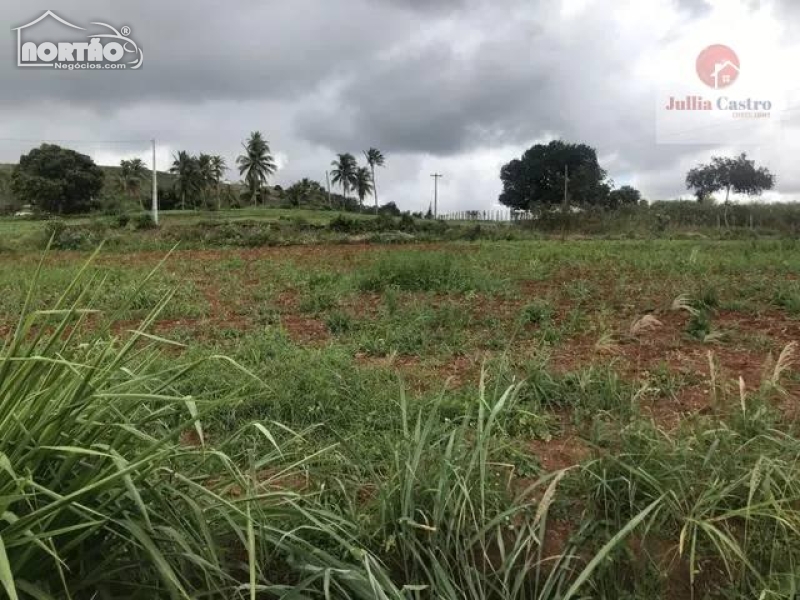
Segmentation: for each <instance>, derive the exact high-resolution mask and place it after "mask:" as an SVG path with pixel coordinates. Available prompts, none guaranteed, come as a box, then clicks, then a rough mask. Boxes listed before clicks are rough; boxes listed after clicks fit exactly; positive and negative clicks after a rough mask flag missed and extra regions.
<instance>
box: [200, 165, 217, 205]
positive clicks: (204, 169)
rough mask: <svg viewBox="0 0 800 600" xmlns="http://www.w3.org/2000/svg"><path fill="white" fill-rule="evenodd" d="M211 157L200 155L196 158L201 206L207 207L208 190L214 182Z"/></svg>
mask: <svg viewBox="0 0 800 600" xmlns="http://www.w3.org/2000/svg"><path fill="white" fill-rule="evenodd" d="M212 161H213V157H212V156H211V155H210V154H204V153H202V152H201V153H200V156H198V157H197V168H198V169H199V171H200V172H199V184H200V191H201V193H202V196H203V206H204V207H207V206H208V189H209V188H210V187H211V184H213V183H214V182H215V179H214V171H213V165H212Z"/></svg>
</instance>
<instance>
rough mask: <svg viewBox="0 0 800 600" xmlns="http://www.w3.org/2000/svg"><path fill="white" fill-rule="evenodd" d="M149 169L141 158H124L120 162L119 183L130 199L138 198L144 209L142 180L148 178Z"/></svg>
mask: <svg viewBox="0 0 800 600" xmlns="http://www.w3.org/2000/svg"><path fill="white" fill-rule="evenodd" d="M148 173H149V170H148V169H147V167H146V166H145V164H144V161H143V160H142V159H141V158H132V159H130V160H123V161H121V162H120V163H119V183H120V186H121V187H122V191H123V192H124V193H125V194H126V195H127V196H128V198H130V199H134V198H136V199H138V200H139V205H140V206H141V208H142V210H144V209H145V207H144V201H143V199H142V194H141V192H142V182H143V181H144V180H145V179H146V178H147V175H148Z"/></svg>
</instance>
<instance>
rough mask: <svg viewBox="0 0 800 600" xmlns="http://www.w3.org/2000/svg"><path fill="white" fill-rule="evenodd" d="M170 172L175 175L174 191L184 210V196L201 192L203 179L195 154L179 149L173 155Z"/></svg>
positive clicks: (192, 195) (191, 195)
mask: <svg viewBox="0 0 800 600" xmlns="http://www.w3.org/2000/svg"><path fill="white" fill-rule="evenodd" d="M169 172H170V173H174V174H175V175H177V179H176V180H175V191H176V193H177V194H178V196H179V197H180V199H181V210H186V198H187V196H189V197H194V196H195V195H196V194H198V193H200V192H202V190H203V185H204V179H203V174H202V171H201V169H200V163H199V160H198V158H197V157H196V156H192V155H191V154H189V153H188V152H186V151H185V150H181V151H180V152H178V154H176V155H174V156H173V161H172V166H171V167H170V169H169Z"/></svg>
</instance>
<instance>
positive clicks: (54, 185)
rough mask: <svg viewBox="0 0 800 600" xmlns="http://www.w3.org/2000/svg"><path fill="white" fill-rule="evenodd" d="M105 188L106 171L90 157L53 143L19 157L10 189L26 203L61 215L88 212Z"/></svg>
mask: <svg viewBox="0 0 800 600" xmlns="http://www.w3.org/2000/svg"><path fill="white" fill-rule="evenodd" d="M102 188H103V171H102V170H101V169H100V168H99V167H98V166H97V165H95V164H94V161H92V159H91V158H89V157H88V156H86V155H83V154H79V153H77V152H75V151H74V150H69V149H67V148H61V147H60V146H56V145H54V144H42V145H41V146H39V147H38V148H34V149H33V150H31V151H30V152H29V153H28V154H23V155H22V157H20V160H19V165H17V166H16V167H15V168H14V172H13V175H12V180H11V189H12V190H13V192H14V195H15V196H16V197H17V199H18V200H19V201H20V202H21V203H23V204H30V205H31V206H35V207H37V208H38V209H40V210H42V211H46V212H50V213H55V214H59V215H64V214H75V213H83V212H89V210H90V209H91V208H92V206H93V201H94V199H95V198H96V197H97V196H98V195H99V194H100V190H101V189H102Z"/></svg>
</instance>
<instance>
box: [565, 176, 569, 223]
mask: <svg viewBox="0 0 800 600" xmlns="http://www.w3.org/2000/svg"><path fill="white" fill-rule="evenodd" d="M568 211H569V165H565V166H564V212H565V213H566V212H568Z"/></svg>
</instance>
